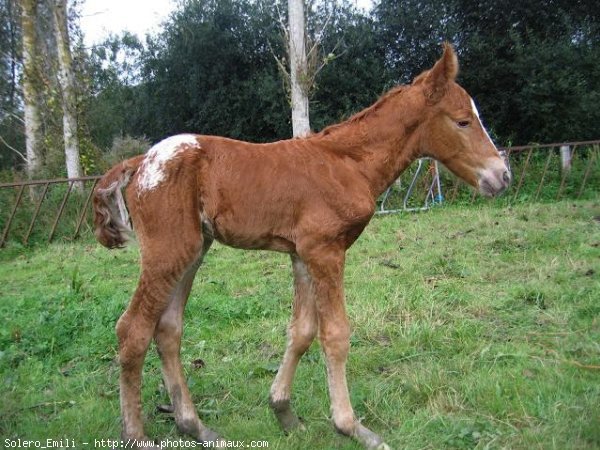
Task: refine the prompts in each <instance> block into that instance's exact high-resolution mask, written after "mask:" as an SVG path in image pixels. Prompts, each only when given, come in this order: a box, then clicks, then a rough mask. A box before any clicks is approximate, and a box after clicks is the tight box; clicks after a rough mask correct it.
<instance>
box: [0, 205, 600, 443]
mask: <svg viewBox="0 0 600 450" xmlns="http://www.w3.org/2000/svg"><path fill="white" fill-rule="evenodd" d="M599 216H600V203H599V202H598V201H597V200H588V201H579V202H573V201H569V202H561V203H557V204H544V205H516V206H513V207H511V208H499V207H497V206H496V207H494V206H489V205H488V206H477V207H472V208H462V209H461V208H458V207H446V208H438V209H434V210H432V211H430V212H428V213H423V214H416V215H410V214H402V215H391V216H387V217H376V218H374V219H373V221H372V223H371V224H370V226H369V227H368V228H367V230H366V232H365V233H364V235H363V236H362V237H361V238H360V239H359V241H358V242H357V243H356V244H355V246H354V247H353V248H352V249H351V250H350V252H349V255H348V264H347V269H346V293H347V303H348V312H349V315H350V317H351V321H352V324H353V335H352V350H351V356H350V359H349V364H348V378H349V384H350V389H351V397H352V401H353V405H354V407H355V411H356V414H357V415H358V416H359V417H361V418H362V419H363V421H364V423H365V424H367V425H368V426H369V427H370V428H372V429H373V430H375V431H376V432H378V433H380V434H381V435H382V436H383V437H384V438H385V440H386V441H387V442H388V443H389V444H390V445H391V446H392V447H393V448H396V449H400V448H402V449H404V448H406V449H422V448H428V449H439V448H481V449H483V448H511V449H524V448H527V449H530V448H536V449H537V448H539V449H586V448H589V449H592V448H600V427H599V426H598V424H599V423H600V408H598V405H599V404H600V370H599V366H600V344H599V342H600V319H599V317H600V277H599V273H600V264H599V262H600V217H599ZM137 260H138V250H137V248H136V247H135V246H132V247H130V248H128V249H126V250H124V251H112V252H109V251H108V250H106V249H104V248H102V247H100V246H99V245H97V244H95V243H93V242H91V241H88V242H79V243H62V244H60V243H56V244H53V245H50V246H40V247H37V248H33V249H23V248H22V247H20V246H17V245H13V244H9V246H8V248H6V249H4V250H1V251H0V317H1V318H2V324H3V326H2V327H0V392H1V394H2V399H1V401H0V438H1V439H0V447H1V446H2V445H4V444H5V439H6V438H13V439H16V438H21V439H41V440H44V441H45V439H46V438H49V437H50V438H55V439H59V438H61V437H65V438H70V439H75V441H76V443H81V442H93V440H94V439H109V438H110V439H116V438H118V436H119V433H120V419H119V401H118V365H117V363H116V360H115V358H116V349H117V344H116V338H115V336H114V325H115V322H116V320H117V319H118V317H119V315H120V314H121V312H122V311H123V309H124V308H125V307H126V305H127V302H128V300H129V298H130V296H131V294H132V292H133V290H134V288H135V284H136V279H137V275H138V270H139V269H138V264H137ZM291 296H292V287H291V275H290V268H289V261H288V258H287V257H286V256H285V255H279V254H272V253H265V252H240V251H237V250H232V249H229V248H225V247H222V246H219V245H216V246H215V247H214V248H213V249H212V250H211V252H210V253H209V254H208V256H207V258H206V260H205V265H204V266H203V268H202V269H201V270H200V272H199V274H198V277H197V279H196V284H195V287H194V290H193V292H192V296H191V299H190V302H189V304H188V308H187V310H186V327H185V335H184V341H183V350H182V358H183V361H184V365H185V367H186V371H187V377H188V381H189V384H190V387H191V391H192V394H193V398H194V401H195V403H196V405H197V407H198V410H199V411H200V413H201V416H202V418H203V420H204V421H205V422H206V423H207V424H208V425H209V426H210V427H211V428H213V429H215V430H217V431H219V432H220V433H221V434H222V435H223V436H225V437H226V438H227V439H231V440H245V441H246V442H247V443H249V441H250V440H266V441H268V442H269V444H270V445H269V448H273V449H306V448H316V449H337V448H340V449H356V448H359V446H358V445H357V444H355V443H354V442H352V441H351V440H350V439H347V438H345V437H343V436H339V435H337V434H336V433H335V432H334V431H333V429H332V426H331V424H330V419H329V414H330V413H329V400H328V396H327V390H326V380H325V368H324V362H323V358H322V355H321V351H320V348H319V345H318V343H315V344H313V346H312V347H311V349H310V350H309V352H308V353H307V355H305V357H304V358H303V360H302V362H301V364H300V367H299V370H298V374H297V377H296V383H295V386H294V394H293V399H294V405H295V408H296V410H297V412H298V413H299V415H300V416H301V417H303V418H304V420H305V423H306V425H307V431H306V432H304V433H302V432H295V433H292V434H291V435H289V436H285V435H284V434H283V433H282V432H281V431H280V430H279V429H278V428H277V425H276V422H275V419H274V418H273V416H272V414H271V412H270V411H269V408H268V405H267V396H268V392H269V387H270V384H271V382H272V379H273V376H274V373H275V371H276V368H277V365H278V363H279V361H280V358H281V356H282V353H283V349H284V346H285V330H286V323H287V321H288V318H289V315H290V308H291ZM200 358H201V359H202V360H203V361H204V363H205V366H204V367H203V368H200V369H198V368H194V364H193V362H194V361H195V360H197V359H200ZM142 395H143V406H144V414H145V418H146V430H147V432H148V434H149V435H150V436H151V437H153V438H162V439H164V438H171V439H178V438H179V434H178V433H177V430H176V428H175V425H174V422H173V421H172V419H171V418H170V417H168V416H167V415H164V414H162V413H159V412H157V411H156V409H155V406H156V405H157V404H159V403H166V402H167V401H168V399H167V395H166V393H165V390H164V388H163V387H162V384H161V375H160V365H159V360H158V357H157V356H156V351H155V350H154V348H152V349H151V350H150V352H149V354H148V357H147V359H146V365H145V368H144V386H143V394H142ZM78 448H85V447H82V446H81V445H78Z"/></svg>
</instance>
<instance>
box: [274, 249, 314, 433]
mask: <svg viewBox="0 0 600 450" xmlns="http://www.w3.org/2000/svg"><path fill="white" fill-rule="evenodd" d="M292 266H293V269H294V290H295V293H294V312H293V316H292V321H291V323H290V326H289V329H288V344H287V348H286V350H285V355H284V356H283V362H282V363H281V366H280V367H279V371H278V372H277V376H276V377H275V381H274V382H273V385H272V386H271V395H270V399H269V400H270V401H269V403H270V405H271V408H272V409H273V412H274V413H275V416H276V417H277V420H278V421H279V424H280V425H281V427H282V428H283V429H284V430H285V431H286V432H289V431H291V430H293V429H294V428H298V427H302V424H301V422H300V420H299V419H298V417H297V416H296V414H294V412H293V411H292V408H291V406H290V396H291V386H292V381H293V378H294V373H295V372H296V367H297V366H298V362H299V361H300V357H301V356H302V355H303V354H304V353H305V352H306V350H307V349H308V347H310V344H311V343H312V341H313V340H314V338H315V335H316V334H317V311H316V305H315V301H314V295H313V292H312V283H311V280H310V276H309V274H308V271H307V270H306V266H305V265H304V263H303V262H302V261H301V260H300V259H299V258H298V257H297V256H292Z"/></svg>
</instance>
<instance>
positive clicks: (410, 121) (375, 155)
mask: <svg viewBox="0 0 600 450" xmlns="http://www.w3.org/2000/svg"><path fill="white" fill-rule="evenodd" d="M416 89H417V88H415V87H411V86H401V87H398V88H395V89H393V90H391V91H390V92H388V93H387V94H385V95H384V96H383V97H381V98H380V99H379V100H378V101H377V102H376V103H375V104H373V105H372V106H370V107H369V108H367V109H365V110H363V111H361V112H359V113H358V114H356V115H354V116H353V117H351V118H350V119H348V120H347V121H345V122H342V123H340V124H338V125H333V126H331V127H329V128H326V129H325V130H323V131H322V132H321V133H319V134H317V135H315V136H314V139H318V141H319V142H320V143H321V144H322V145H324V146H325V147H327V148H328V149H330V151H334V152H335V153H338V154H340V155H343V156H346V157H349V158H351V159H353V160H354V161H356V165H357V169H358V170H359V171H360V172H361V173H362V175H363V176H364V177H365V178H366V179H367V181H368V184H369V187H370V190H371V193H372V195H373V197H374V198H377V197H378V196H379V195H381V194H382V193H383V192H384V191H385V190H386V189H387V188H388V187H389V186H390V185H391V184H392V183H393V182H394V180H396V179H397V178H398V176H399V175H400V174H401V173H402V171H403V170H404V169H406V168H407V167H408V166H409V165H410V163H411V162H413V161H414V160H415V159H416V158H417V157H418V156H419V142H418V141H419V137H418V136H419V132H418V131H419V125H420V124H421V123H422V122H423V120H424V116H425V102H424V98H422V96H421V95H419V94H420V92H417V91H416Z"/></svg>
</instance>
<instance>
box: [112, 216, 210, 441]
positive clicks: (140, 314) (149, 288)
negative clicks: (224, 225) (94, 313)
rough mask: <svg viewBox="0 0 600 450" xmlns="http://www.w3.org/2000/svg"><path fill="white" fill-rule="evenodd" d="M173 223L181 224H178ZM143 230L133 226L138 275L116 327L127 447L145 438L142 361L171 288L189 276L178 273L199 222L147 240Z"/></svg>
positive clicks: (197, 248)
mask: <svg viewBox="0 0 600 450" xmlns="http://www.w3.org/2000/svg"><path fill="white" fill-rule="evenodd" d="M173 229H179V230H182V229H183V227H182V226H179V228H175V227H174V228H173ZM145 231H146V230H145V229H144V228H143V224H142V225H140V226H139V227H138V236H139V237H140V248H141V253H142V273H141V276H140V281H139V283H138V287H137V289H136V291H135V294H134V295H133V298H132V300H131V302H130V304H129V306H128V308H127V310H126V311H125V313H123V315H122V316H121V318H120V319H119V321H118V322H117V327H116V328H117V330H116V331H117V337H118V340H119V361H120V364H121V374H120V379H119V382H120V399H121V414H122V419H123V432H122V438H123V440H126V441H128V444H127V445H128V446H130V447H133V446H137V447H145V445H144V444H139V441H140V440H144V441H148V440H147V439H146V438H145V435H144V429H143V423H142V415H141V397H140V388H141V378H142V366H143V364H144V358H145V356H146V351H147V349H148V345H149V344H150V341H151V340H152V336H153V335H154V334H155V329H156V327H157V324H158V322H159V320H160V319H161V317H162V316H163V314H164V313H165V311H167V310H169V307H170V305H171V303H172V301H173V297H174V295H176V294H175V293H176V292H177V291H178V290H181V287H182V286H184V285H187V283H189V284H191V281H192V280H191V278H193V277H191V276H190V279H189V280H186V282H185V283H184V282H183V279H184V278H186V277H185V275H186V273H188V272H189V271H190V268H193V267H194V265H195V264H196V263H197V261H198V258H199V256H200V255H201V252H202V237H201V234H200V227H199V225H198V226H197V227H196V226H194V227H188V228H185V231H186V233H183V232H182V233H181V234H175V233H171V234H168V233H165V234H164V235H163V238H162V239H155V240H151V238H150V233H148V232H147V231H146V232H145ZM178 297H179V296H178ZM186 297H187V296H186Z"/></svg>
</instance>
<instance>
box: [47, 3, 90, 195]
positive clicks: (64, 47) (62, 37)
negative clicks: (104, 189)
mask: <svg viewBox="0 0 600 450" xmlns="http://www.w3.org/2000/svg"><path fill="white" fill-rule="evenodd" d="M52 17H53V22H54V34H55V38H56V46H57V54H58V66H59V67H58V82H59V84H60V89H61V93H62V107H63V137H64V144H65V162H66V166H67V176H68V177H69V178H77V177H81V176H82V171H81V162H80V159H79V139H78V137H77V95H76V87H75V77H74V74H73V61H72V58H71V49H70V47H69V28H68V22H67V2H66V0H53V4H52ZM75 186H76V187H77V188H79V189H82V188H83V186H82V184H81V183H77V184H75Z"/></svg>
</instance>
